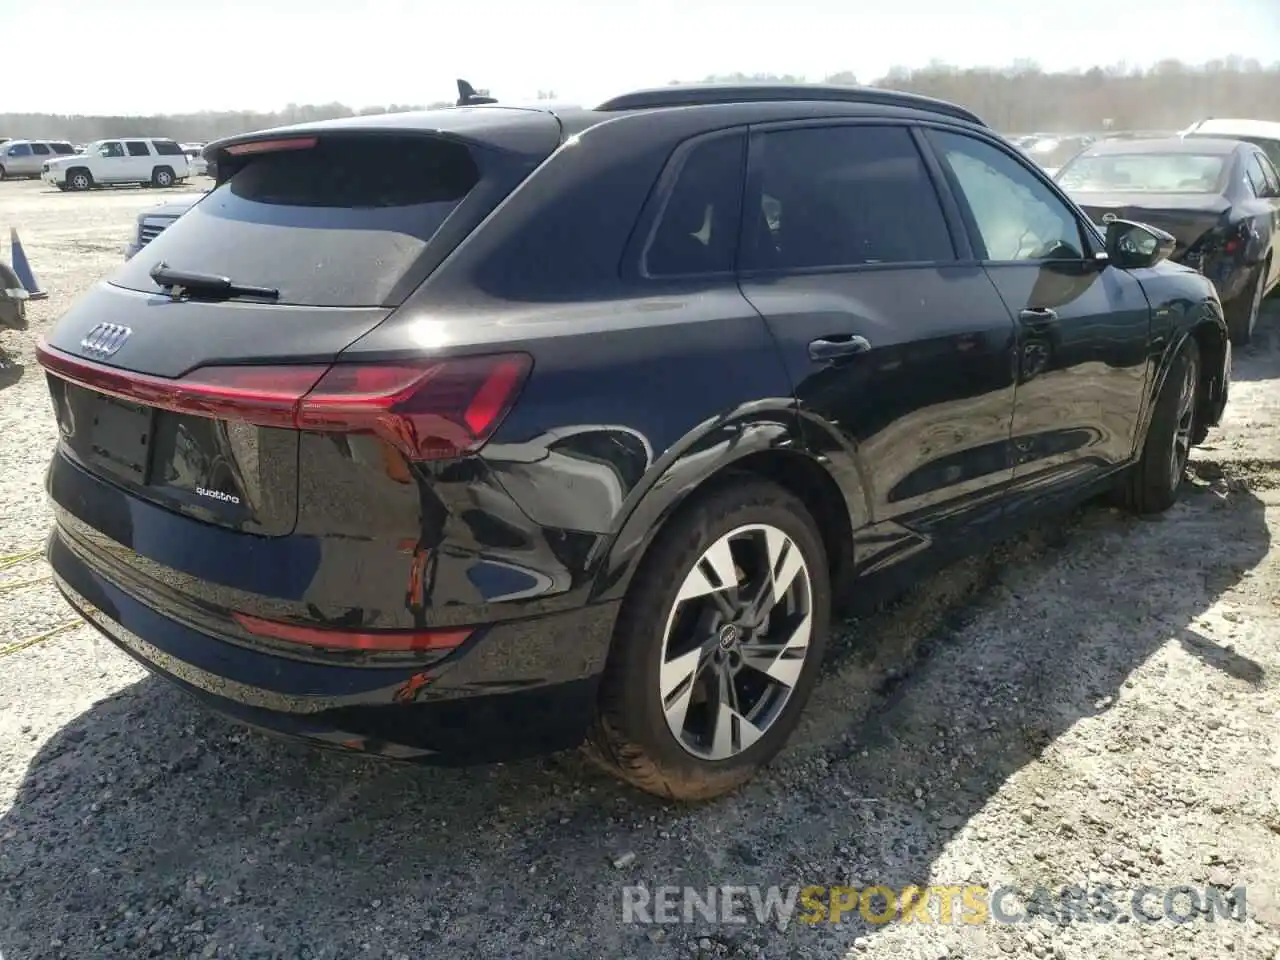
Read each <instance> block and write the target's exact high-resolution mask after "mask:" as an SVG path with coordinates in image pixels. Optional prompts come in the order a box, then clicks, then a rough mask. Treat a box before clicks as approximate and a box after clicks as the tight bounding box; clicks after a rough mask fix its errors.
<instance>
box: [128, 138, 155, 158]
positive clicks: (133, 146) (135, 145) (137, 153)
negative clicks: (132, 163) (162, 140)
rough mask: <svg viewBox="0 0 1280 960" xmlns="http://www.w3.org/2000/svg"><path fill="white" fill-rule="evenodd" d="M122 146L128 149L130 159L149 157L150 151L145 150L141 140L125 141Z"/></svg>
mask: <svg viewBox="0 0 1280 960" xmlns="http://www.w3.org/2000/svg"><path fill="white" fill-rule="evenodd" d="M124 145H125V146H126V147H128V149H129V156H131V157H149V156H151V151H150V150H148V149H147V145H146V144H145V143H143V142H142V141H141V140H126V141H125V144H124Z"/></svg>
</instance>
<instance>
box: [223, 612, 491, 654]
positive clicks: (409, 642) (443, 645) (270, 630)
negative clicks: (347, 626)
mask: <svg viewBox="0 0 1280 960" xmlns="http://www.w3.org/2000/svg"><path fill="white" fill-rule="evenodd" d="M231 616H232V618H233V619H234V620H235V621H236V623H238V624H239V625H240V626H241V627H242V628H243V629H244V630H246V631H247V632H249V633H251V634H253V635H254V636H258V637H265V638H269V639H271V640H283V641H285V642H287V643H297V644H301V645H303V646H308V647H316V648H318V649H322V650H348V651H363V652H365V653H443V652H445V651H447V650H454V649H456V648H458V647H460V646H462V644H463V643H464V642H466V639H467V638H468V637H469V636H471V632H472V631H471V630H468V629H444V630H365V631H360V630H334V629H331V628H328V627H312V626H304V625H302V624H297V623H286V622H284V621H282V620H264V619H263V618H261V617H255V616H251V615H250V614H247V613H233V614H232V615H231Z"/></svg>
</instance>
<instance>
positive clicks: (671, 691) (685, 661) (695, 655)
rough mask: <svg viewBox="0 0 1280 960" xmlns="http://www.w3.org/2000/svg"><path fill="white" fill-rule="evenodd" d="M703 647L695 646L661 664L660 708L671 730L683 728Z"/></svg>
mask: <svg viewBox="0 0 1280 960" xmlns="http://www.w3.org/2000/svg"><path fill="white" fill-rule="evenodd" d="M702 656H703V648H702V647H695V648H694V649H692V650H690V651H689V652H688V653H685V654H681V655H680V656H678V657H676V658H675V659H674V660H668V661H667V662H666V663H664V664H663V665H662V676H661V684H662V709H663V711H664V712H665V713H666V715H667V723H669V724H670V725H671V729H672V730H683V729H684V722H685V718H686V717H687V716H688V713H689V700H690V698H691V697H692V696H693V687H694V681H695V680H696V679H697V677H698V671H699V669H700V668H701V666H702Z"/></svg>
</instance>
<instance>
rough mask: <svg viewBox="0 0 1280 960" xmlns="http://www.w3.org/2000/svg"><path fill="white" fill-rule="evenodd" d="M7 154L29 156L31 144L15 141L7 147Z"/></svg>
mask: <svg viewBox="0 0 1280 960" xmlns="http://www.w3.org/2000/svg"><path fill="white" fill-rule="evenodd" d="M9 156H11V157H29V156H31V145H30V144H26V143H15V144H14V145H13V146H12V147H10V148H9Z"/></svg>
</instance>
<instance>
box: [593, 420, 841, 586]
mask: <svg viewBox="0 0 1280 960" xmlns="http://www.w3.org/2000/svg"><path fill="white" fill-rule="evenodd" d="M753 426H754V429H750V430H748V431H745V432H744V442H739V443H736V444H733V445H732V447H729V446H727V445H717V446H716V447H713V448H712V449H710V450H706V449H703V450H698V451H694V452H691V454H690V455H687V456H685V457H682V458H680V459H677V460H676V461H675V462H674V463H672V464H671V465H670V466H669V467H668V468H667V469H666V470H664V471H663V472H662V473H661V475H660V476H659V477H658V478H657V480H656V481H655V482H654V483H653V484H652V486H650V487H649V488H648V489H647V490H646V492H645V493H644V494H643V495H642V496H641V498H640V500H639V501H638V502H637V504H636V505H635V507H634V508H633V509H632V510H631V511H630V513H629V514H628V515H627V517H626V519H625V521H624V522H623V523H622V525H621V528H620V529H619V531H618V533H617V535H616V536H614V537H613V538H612V540H611V543H610V546H609V549H608V551H607V553H606V555H605V558H604V560H603V562H602V565H601V567H600V569H599V571H598V573H597V575H596V578H595V583H594V587H593V591H592V592H593V599H594V600H601V601H604V600H617V599H621V598H622V597H623V596H624V595H625V593H626V591H627V587H628V586H629V585H630V582H631V579H632V577H633V576H634V575H635V573H636V571H637V570H638V569H639V567H640V565H641V564H642V562H643V560H644V557H645V556H646V555H647V554H648V553H649V550H650V548H651V547H652V546H653V543H654V541H655V540H656V539H657V537H658V535H659V534H660V533H661V531H662V530H663V529H664V528H666V527H667V526H668V525H670V524H671V522H672V521H673V520H674V519H676V518H677V517H679V516H681V515H682V514H683V513H684V512H685V511H686V510H688V509H691V508H692V507H693V506H694V505H695V504H696V503H697V502H698V501H700V500H701V499H702V498H703V497H705V496H708V495H710V494H711V493H714V492H715V491H718V490H721V489H723V488H724V487H726V486H729V485H732V484H733V483H736V482H740V481H741V480H742V479H743V478H744V477H753V478H757V479H764V480H768V481H770V482H773V483H776V484H777V485H778V486H780V487H782V488H783V489H784V490H787V491H788V492H790V493H791V494H792V495H794V496H795V497H796V498H797V499H799V500H800V501H801V502H802V503H803V504H804V505H805V507H806V508H807V509H808V510H809V512H810V513H811V514H812V516H813V519H814V521H815V522H816V523H817V525H818V529H819V531H820V532H821V534H822V540H823V546H824V547H825V548H826V554H827V561H828V565H829V568H830V571H831V581H832V584H833V586H834V585H836V584H839V583H841V582H842V580H843V578H844V577H845V576H846V575H847V574H848V573H849V572H850V571H851V570H852V567H853V531H854V530H855V529H856V527H857V525H858V523H859V520H858V518H856V517H854V516H852V515H851V513H850V508H849V504H850V502H861V498H860V497H855V498H853V499H852V500H851V499H850V498H848V497H847V496H846V495H845V493H844V491H842V490H841V487H840V485H839V484H838V483H837V482H836V480H835V478H834V477H833V476H832V474H831V471H830V470H829V469H828V467H827V466H826V464H825V462H824V461H823V460H822V459H821V458H820V457H817V456H814V455H813V454H812V453H810V452H809V451H808V450H806V449H805V448H804V447H803V446H801V445H800V444H798V443H797V442H796V437H795V435H794V433H793V430H792V429H791V428H790V427H789V425H784V424H781V423H776V424H773V425H772V426H765V425H762V424H756V425H753ZM748 437H749V439H745V438H748Z"/></svg>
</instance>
